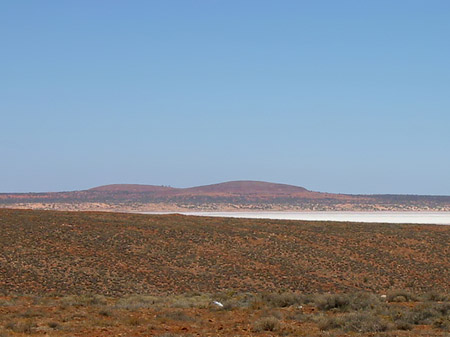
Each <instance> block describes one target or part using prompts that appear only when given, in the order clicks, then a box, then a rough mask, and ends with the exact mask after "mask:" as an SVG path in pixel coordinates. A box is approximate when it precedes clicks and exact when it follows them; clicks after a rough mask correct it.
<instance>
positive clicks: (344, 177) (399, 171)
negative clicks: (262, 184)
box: [0, 0, 450, 195]
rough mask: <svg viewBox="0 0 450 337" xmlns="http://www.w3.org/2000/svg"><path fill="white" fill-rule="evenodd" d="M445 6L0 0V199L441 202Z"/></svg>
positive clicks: (449, 47) (449, 6)
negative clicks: (267, 194) (211, 192)
mask: <svg viewBox="0 0 450 337" xmlns="http://www.w3.org/2000/svg"><path fill="white" fill-rule="evenodd" d="M449 17H450V2H449V1H437V0H429V1H424V0H423V1H415V0H408V1H406V0H405V1H401V0H397V1H384V0H381V1H359V0H358V1H357V0H355V1H347V0H343V1H334V0H333V1H332V0H329V1H321V0H318V1H298V0H286V1H264V0H258V1H250V0H249V1H233V0H179V1H174V0H164V1H137V0H136V1H106V0H104V1H100V0H98V1H92V0H90V1H80V0H77V1H56V0H55V1H48V0H42V1H24V0H14V1H2V2H1V3H0V51H1V53H0V76H1V81H0V117H1V123H0V144H1V145H0V158H1V163H0V164H1V165H0V192H29V191H60V190H74V189H84V188H89V187H93V186H97V185H102V184H108V183H145V184H155V185H171V186H176V187H185V186H193V185H201V184H209V183H216V182H221V181H227V180H240V179H250V180H265V181H273V182H281V183H289V184H294V185H300V186H304V187H306V188H308V189H311V190H317V191H327V192H341V193H408V194H443V195H450V132H449V127H450V44H449V43H448V38H449V35H450V20H449Z"/></svg>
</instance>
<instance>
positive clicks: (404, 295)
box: [387, 290, 417, 302]
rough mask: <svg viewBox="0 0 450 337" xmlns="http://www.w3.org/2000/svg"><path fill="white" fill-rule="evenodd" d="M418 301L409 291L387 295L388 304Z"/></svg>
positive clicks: (392, 292) (394, 291)
mask: <svg viewBox="0 0 450 337" xmlns="http://www.w3.org/2000/svg"><path fill="white" fill-rule="evenodd" d="M416 300H417V297H416V296H415V295H414V294H412V293H411V292H409V291H407V290H393V291H390V292H388V293H387V301H388V302H411V301H416Z"/></svg>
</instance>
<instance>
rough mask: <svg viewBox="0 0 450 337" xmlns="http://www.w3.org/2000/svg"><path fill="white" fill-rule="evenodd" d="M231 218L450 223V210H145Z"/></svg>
mask: <svg viewBox="0 0 450 337" xmlns="http://www.w3.org/2000/svg"><path fill="white" fill-rule="evenodd" d="M143 213H145V214H172V213H178V214H184V215H196V216H214V217H230V218H252V219H278V220H316V221H350V222H380V223H414V224H435V225H450V212H143Z"/></svg>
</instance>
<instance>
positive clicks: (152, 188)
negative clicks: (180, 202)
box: [88, 184, 175, 193]
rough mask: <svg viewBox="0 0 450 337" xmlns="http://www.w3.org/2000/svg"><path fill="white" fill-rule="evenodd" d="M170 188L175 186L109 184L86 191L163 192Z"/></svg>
mask: <svg viewBox="0 0 450 337" xmlns="http://www.w3.org/2000/svg"><path fill="white" fill-rule="evenodd" d="M170 190H175V188H173V187H169V186H156V185H140V184H111V185H103V186H98V187H94V188H91V189H89V190H88V191H96V192H133V193H145V192H165V191H170Z"/></svg>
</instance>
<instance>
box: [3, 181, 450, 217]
mask: <svg viewBox="0 0 450 337" xmlns="http://www.w3.org/2000/svg"><path fill="white" fill-rule="evenodd" d="M0 207H8V208H31V209H54V210H76V211H79V210H84V211H116V212H127V211H133V212H150V211H179V212H183V211H450V196H422V195H388V194H383V195H350V194H333V193H321V192H314V191H309V190H307V189H305V188H303V187H298V186H292V185H285V184H275V183H268V182H260V181H231V182H226V183H220V184H213V185H205V186H198V187H191V188H173V187H168V186H153V185H129V184H128V185H127V184H115V185H105V186H100V187H95V188H92V189H89V190H83V191H71V192H52V193H9V194H8V193H3V194H0Z"/></svg>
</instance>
